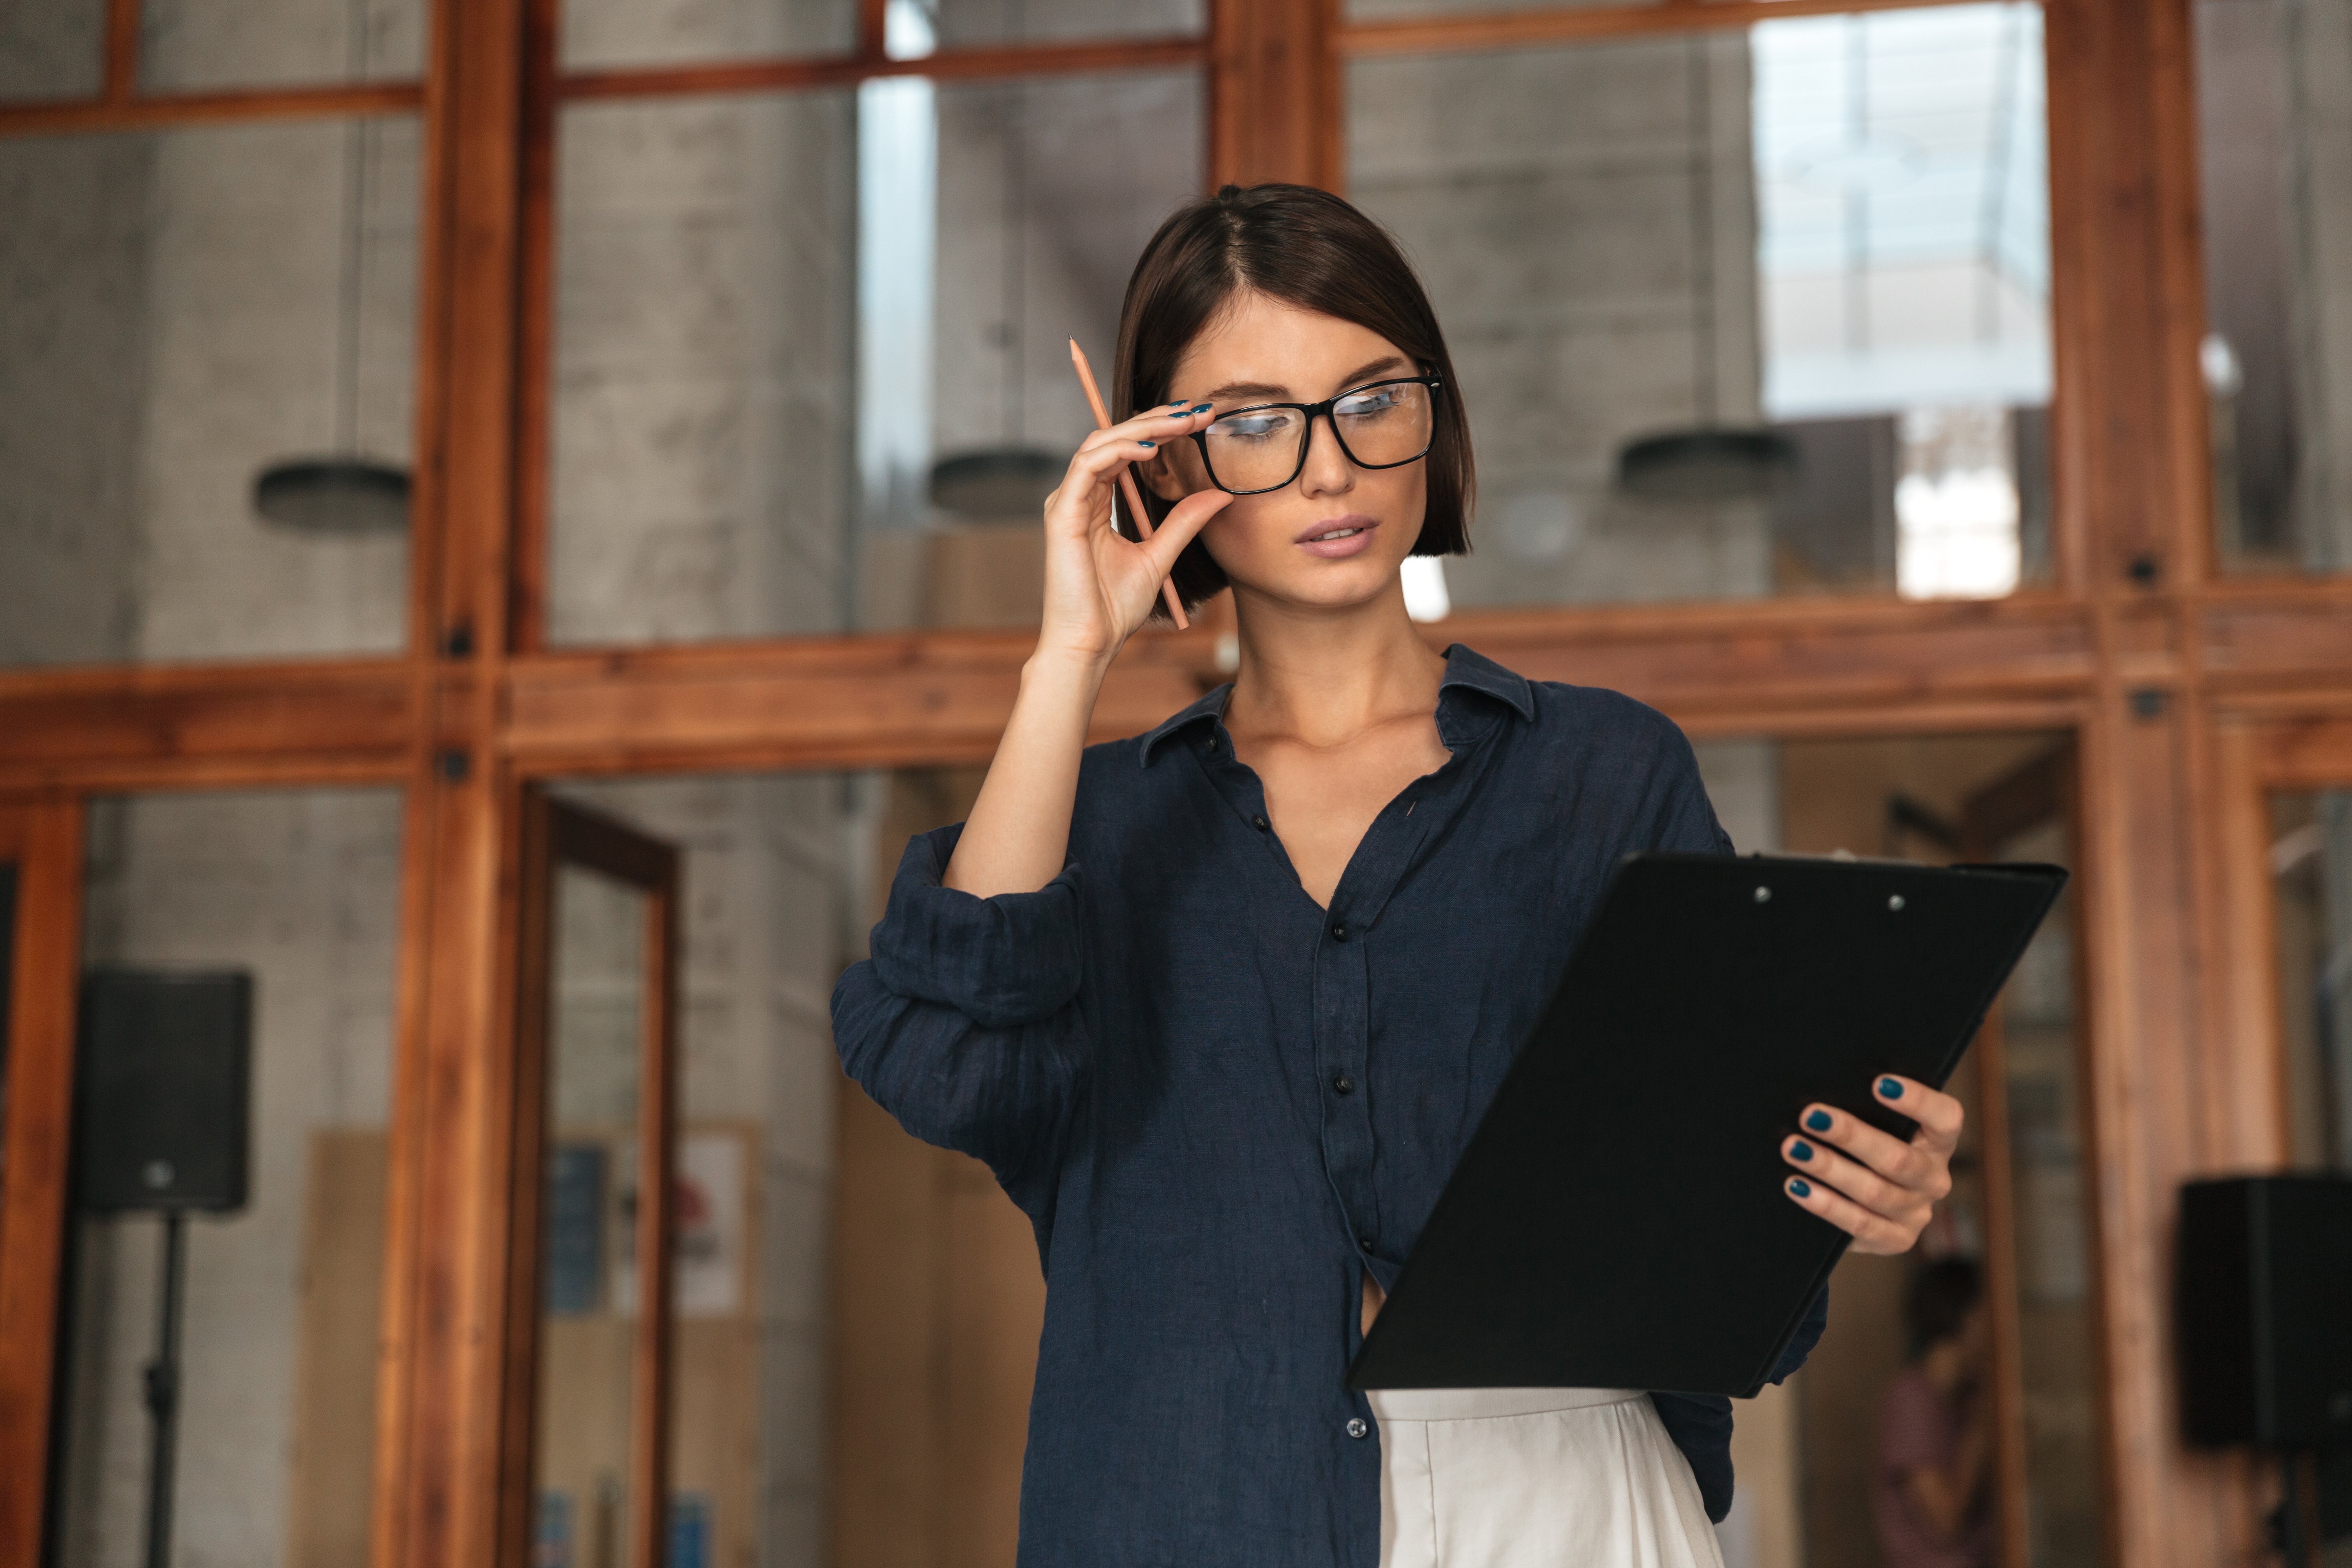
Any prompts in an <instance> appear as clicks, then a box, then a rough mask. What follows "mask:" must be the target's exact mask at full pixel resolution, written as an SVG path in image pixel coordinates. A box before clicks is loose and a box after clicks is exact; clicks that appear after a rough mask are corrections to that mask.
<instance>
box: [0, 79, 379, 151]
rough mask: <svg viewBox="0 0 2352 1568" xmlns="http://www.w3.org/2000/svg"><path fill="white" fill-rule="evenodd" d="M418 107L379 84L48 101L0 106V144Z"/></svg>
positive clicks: (377, 113) (358, 113)
mask: <svg viewBox="0 0 2352 1568" xmlns="http://www.w3.org/2000/svg"><path fill="white" fill-rule="evenodd" d="M424 102H425V89H424V87H423V86H422V85H421V84H419V83H417V82H414V81H383V82H367V83H353V84H351V85H348V86H345V85H335V86H325V87H283V88H251V89H227V90H224V91H219V92H175V93H156V94H153V95H142V96H136V97H131V98H126V99H121V100H113V99H108V98H103V97H101V98H95V99H83V100H65V101H62V102H56V103H24V102H18V103H5V104H0V140H5V139H6V138H8V137H12V136H61V135H90V134H95V133H98V132H110V131H158V130H164V129H168V128H170V127H173V126H183V125H184V126H203V125H246V124H252V123H254V122H256V121H270V120H321V119H333V118H344V117H349V116H352V115H383V114H409V113H414V112H415V111H416V110H418V109H420V108H421V107H423V105H424Z"/></svg>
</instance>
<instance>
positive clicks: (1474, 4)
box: [1339, 0, 1658, 22]
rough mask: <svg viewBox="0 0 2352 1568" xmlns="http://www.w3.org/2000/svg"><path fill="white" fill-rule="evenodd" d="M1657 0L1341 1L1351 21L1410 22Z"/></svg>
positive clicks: (1643, 2) (1651, 2)
mask: <svg viewBox="0 0 2352 1568" xmlns="http://www.w3.org/2000/svg"><path fill="white" fill-rule="evenodd" d="M1657 3H1658V0H1339V10H1340V14H1341V15H1342V16H1345V17H1346V18H1347V20H1349V21H1350V22H1391V21H1398V22H1402V21H1409V20H1412V19H1415V18H1418V17H1423V16H1431V17H1435V16H1489V15H1492V14H1493V13H1495V12H1497V11H1564V10H1572V9H1580V8H1582V7H1584V6H1588V5H1602V6H1608V7H1611V8H1612V9H1613V8H1614V7H1616V6H1618V5H1656V4H1657Z"/></svg>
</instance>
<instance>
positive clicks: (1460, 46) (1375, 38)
mask: <svg viewBox="0 0 2352 1568" xmlns="http://www.w3.org/2000/svg"><path fill="white" fill-rule="evenodd" d="M1969 3H1970V0H1665V3H1664V4H1649V5H1592V6H1561V7H1546V8H1538V7H1533V6H1530V7H1528V9H1526V10H1523V11H1488V12H1479V13H1474V14H1469V15H1463V16H1407V17H1402V18H1399V19H1397V20H1395V21H1380V22H1343V23H1341V24H1340V25H1339V27H1338V28H1337V29H1335V31H1334V33H1333V35H1332V42H1333V46H1334V47H1335V48H1336V49H1337V50H1338V52H1339V54H1340V55H1341V56H1342V57H1343V58H1349V59H1357V58H1364V57H1366V56H1372V55H1446V54H1471V53H1482V52H1485V51H1486V50H1489V49H1523V48H1541V47H1547V46H1556V45H1559V44H1574V43H1591V42H1595V41H1598V40H1601V39H1606V38H1636V37H1649V36H1653V35H1656V34H1660V33H1695V32H1701V31H1714V30H1718V29H1727V28H1735V27H1752V26H1755V25H1756V24H1757V23H1759V22H1769V21H1775V20H1778V19H1780V18H1782V17H1786V16H1851V15H1853V14H1854V13H1856V12H1863V11H1914V10H1918V9H1921V8H1923V7H1925V6H1928V5H1967V4H1969Z"/></svg>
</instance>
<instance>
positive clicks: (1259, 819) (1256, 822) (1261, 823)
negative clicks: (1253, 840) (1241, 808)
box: [1250, 816, 1271, 833]
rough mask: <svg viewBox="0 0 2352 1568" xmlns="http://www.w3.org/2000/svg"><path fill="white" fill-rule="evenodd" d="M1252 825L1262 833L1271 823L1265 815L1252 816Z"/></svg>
mask: <svg viewBox="0 0 2352 1568" xmlns="http://www.w3.org/2000/svg"><path fill="white" fill-rule="evenodd" d="M1250 826H1252V827H1255V828H1256V829H1257V830H1258V831H1259V832H1260V833H1264V832H1265V830H1266V828H1267V827H1268V826H1271V825H1270V824H1269V823H1267V821H1266V820H1265V817H1263V816H1253V817H1251V818H1250Z"/></svg>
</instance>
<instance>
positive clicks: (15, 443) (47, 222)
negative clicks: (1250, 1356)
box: [0, 119, 418, 665]
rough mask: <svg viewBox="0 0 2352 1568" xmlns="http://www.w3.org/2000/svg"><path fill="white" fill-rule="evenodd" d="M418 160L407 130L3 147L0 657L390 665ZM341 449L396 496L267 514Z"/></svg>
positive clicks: (261, 130) (398, 640) (399, 599)
mask: <svg viewBox="0 0 2352 1568" xmlns="http://www.w3.org/2000/svg"><path fill="white" fill-rule="evenodd" d="M417 152H418V143H417V128H416V125H415V121H413V120H409V119H394V120H379V121H349V122H323V123H300V124H284V125H278V124H270V125H254V126H239V127H235V128H230V129H205V130H184V131H171V132H159V133H153V134H140V135H112V136H62V137H34V138H26V139H19V140H12V141H0V192H5V205H6V207H7V210H8V212H9V214H10V217H11V225H10V228H9V237H8V244H7V245H6V247H5V248H0V298H5V299H6V300H9V301H10V306H9V309H8V310H5V311H0V467H4V468H5V471H6V474H7V480H6V483H5V485H0V665H26V664H63V663H89V662H95V661H99V660H107V659H124V658H133V659H197V658H239V657H247V656H269V655H317V654H346V653H362V652H392V651H394V650H396V649H398V648H399V647H400V646H401V645H402V642H403V640H404V627H405V623H406V613H407V587H406V571H407V562H408V544H407V537H406V532H405V528H404V524H405V521H406V508H405V503H404V500H397V499H395V500H391V501H389V502H387V501H386V500H384V499H383V490H382V485H388V484H396V485H400V486H404V484H405V482H406V471H407V470H406V465H407V463H408V461H409V452H410V440H411V428H410V427H411V425H412V422H413V415H412V394H411V382H412V379H413V374H414V361H415V296H416V275H417V235H416V221H417V177H418V170H417ZM328 458H368V459H370V460H371V461H372V462H373V463H375V464H377V465H379V466H380V467H379V468H372V469H369V470H367V472H369V473H371V474H376V475H378V476H379V479H381V481H382V483H381V484H380V485H379V486H378V487H377V488H376V489H366V490H362V492H360V493H359V495H358V496H357V498H356V500H355V501H353V502H352V503H351V504H341V505H336V506H333V507H331V509H322V508H320V507H319V506H315V505H314V506H312V507H311V508H310V509H308V510H303V511H300V512H296V513H289V512H287V511H286V510H285V509H283V508H280V509H278V510H280V513H281V517H282V518H284V519H286V520H285V521H272V520H270V519H267V518H265V517H264V516H262V515H261V513H260V512H259V511H258V510H257V507H256V489H257V481H258V479H259V478H260V476H261V474H262V473H263V472H264V471H265V470H268V469H270V468H273V467H275V466H277V465H280V464H284V463H287V462H289V461H291V460H304V461H309V460H314V459H328ZM297 493H298V496H299V497H307V498H310V499H311V500H317V499H318V498H319V496H320V491H319V489H317V488H316V487H312V488H310V489H298V492H297Z"/></svg>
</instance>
